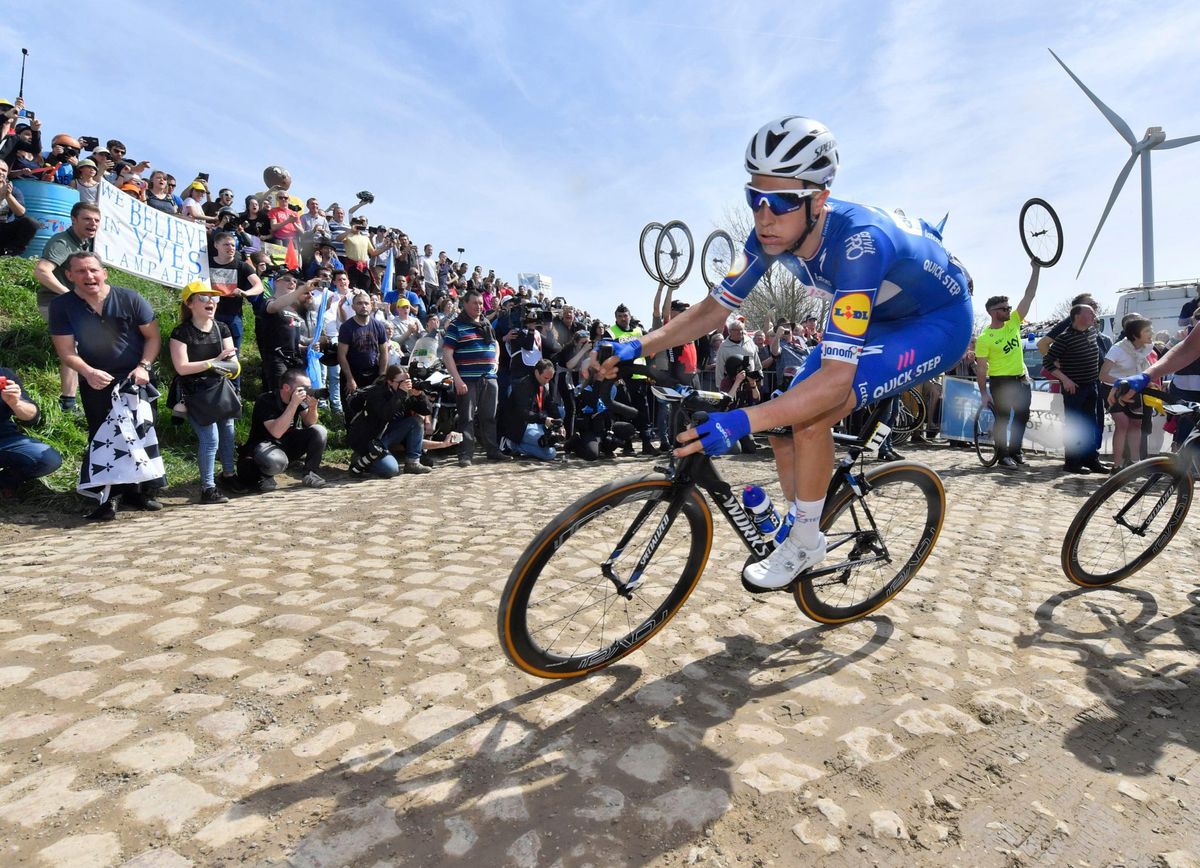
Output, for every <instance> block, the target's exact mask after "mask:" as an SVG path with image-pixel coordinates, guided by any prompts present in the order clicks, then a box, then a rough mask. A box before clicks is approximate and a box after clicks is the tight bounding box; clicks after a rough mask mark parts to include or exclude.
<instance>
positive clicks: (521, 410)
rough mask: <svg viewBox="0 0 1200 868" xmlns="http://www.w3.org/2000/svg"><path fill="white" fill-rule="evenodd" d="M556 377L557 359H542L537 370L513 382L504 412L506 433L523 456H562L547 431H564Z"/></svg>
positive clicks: (534, 369) (510, 442)
mask: <svg viewBox="0 0 1200 868" xmlns="http://www.w3.org/2000/svg"><path fill="white" fill-rule="evenodd" d="M553 379H554V362H552V361H550V359H542V360H541V361H540V362H538V363H537V364H536V365H534V366H533V371H532V373H530V374H529V375H528V376H526V377H522V378H521V379H519V380H517V381H516V382H515V383H513V387H512V392H510V393H509V396H508V408H507V411H506V412H505V414H504V435H505V438H506V439H507V441H508V444H509V448H510V449H511V450H512V451H514V452H517V453H519V454H521V455H529V456H531V457H533V458H537V459H539V460H541V461H554V460H555V459H556V458H557V457H558V453H557V452H555V449H554V447H553V446H551V445H549V444H548V443H546V437H547V434H549V433H551V432H553V431H559V432H561V431H562V421H561V420H560V419H559V418H558V413H557V410H556V408H555V406H554V402H553V400H552V399H551V395H550V381H551V380H553Z"/></svg>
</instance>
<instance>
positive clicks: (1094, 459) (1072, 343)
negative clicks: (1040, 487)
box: [1043, 304, 1109, 473]
mask: <svg viewBox="0 0 1200 868" xmlns="http://www.w3.org/2000/svg"><path fill="white" fill-rule="evenodd" d="M1095 324H1096V311H1095V309H1094V308H1092V307H1091V306H1090V305H1087V304H1077V305H1075V306H1074V307H1072V308H1071V321H1070V325H1068V326H1067V328H1066V329H1064V330H1063V331H1062V332H1061V333H1060V334H1059V336H1058V337H1057V338H1055V339H1054V343H1053V344H1051V346H1050V351H1049V352H1048V353H1046V358H1045V360H1044V362H1043V364H1044V365H1045V367H1046V368H1047V369H1048V370H1049V371H1050V375H1051V376H1052V377H1054V378H1055V379H1056V380H1058V381H1059V382H1060V383H1062V392H1063V396H1062V397H1063V409H1064V410H1065V413H1066V426H1065V429H1064V432H1063V437H1064V440H1065V443H1064V445H1065V447H1066V462H1065V463H1064V464H1063V469H1064V470H1066V471H1067V472H1068V473H1090V472H1093V471H1094V472H1096V473H1106V472H1108V470H1109V468H1108V467H1107V466H1106V465H1105V464H1104V463H1103V462H1101V461H1100V454H1099V447H1098V446H1097V443H1098V442H1099V437H1098V432H1097V430H1096V429H1097V428H1102V427H1103V425H1104V417H1103V412H1104V411H1103V408H1102V407H1101V404H1100V389H1099V381H1100V358H1101V356H1100V348H1099V346H1098V345H1097V343H1096V337H1095V333H1094V331H1095V329H1094V327H1095Z"/></svg>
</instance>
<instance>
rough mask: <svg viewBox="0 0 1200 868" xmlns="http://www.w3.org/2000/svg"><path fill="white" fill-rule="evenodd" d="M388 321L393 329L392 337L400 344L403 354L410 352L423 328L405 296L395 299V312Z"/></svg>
mask: <svg viewBox="0 0 1200 868" xmlns="http://www.w3.org/2000/svg"><path fill="white" fill-rule="evenodd" d="M388 322H390V323H391V325H392V327H393V328H394V329H395V332H394V337H395V339H396V342H397V343H398V344H400V348H401V350H402V351H403V352H404V354H405V355H407V354H408V353H411V352H412V349H413V346H414V345H415V344H416V343H417V341H418V340H420V338H421V335H422V334H423V333H424V329H423V328H422V327H421V321H420V320H419V319H417V316H416V314H414V313H413V310H412V304H410V303H409V300H408V299H407V298H403V297H402V298H400V299H398V300H397V301H396V313H395V315H394V316H392V317H391V318H390V319H389V320H388Z"/></svg>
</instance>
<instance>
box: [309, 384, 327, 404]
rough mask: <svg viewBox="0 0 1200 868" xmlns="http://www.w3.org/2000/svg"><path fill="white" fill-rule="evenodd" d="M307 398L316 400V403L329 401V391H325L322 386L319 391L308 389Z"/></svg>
mask: <svg viewBox="0 0 1200 868" xmlns="http://www.w3.org/2000/svg"><path fill="white" fill-rule="evenodd" d="M308 397H310V398H316V399H317V400H318V401H328V400H329V389H327V388H326V387H324V386H322V387H321V388H319V389H309V390H308Z"/></svg>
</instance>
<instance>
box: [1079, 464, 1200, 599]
mask: <svg viewBox="0 0 1200 868" xmlns="http://www.w3.org/2000/svg"><path fill="white" fill-rule="evenodd" d="M1191 505H1192V480H1191V478H1190V477H1189V476H1188V474H1187V473H1185V472H1184V471H1183V469H1182V468H1181V467H1180V466H1179V462H1178V459H1177V458H1176V457H1175V456H1171V455H1160V456H1157V457H1155V458H1147V459H1146V460H1145V461H1139V462H1138V463H1137V464H1134V465H1132V466H1130V467H1126V468H1125V469H1124V470H1122V471H1120V472H1119V473H1117V474H1116V475H1114V476H1112V477H1110V478H1109V479H1108V480H1107V481H1106V482H1105V483H1104V484H1103V485H1101V486H1100V488H1099V489H1097V490H1096V492H1095V493H1094V494H1092V496H1091V497H1089V498H1088V499H1087V502H1086V503H1084V505H1083V506H1082V507H1080V509H1079V512H1078V513H1077V514H1076V515H1075V520H1074V521H1072V522H1071V526H1070V527H1069V528H1068V529H1067V535H1066V536H1065V537H1064V538H1063V545H1062V568H1063V572H1064V573H1065V574H1066V576H1067V578H1068V579H1070V580H1071V581H1072V582H1074V583H1075V584H1077V585H1081V586H1082V587H1085V588H1097V587H1102V586H1104V585H1111V584H1112V583H1113V582H1119V581H1120V580H1121V579H1124V578H1127V577H1129V576H1131V575H1133V574H1134V573H1136V572H1137V571H1138V570H1140V569H1141V568H1142V567H1144V566H1146V564H1148V563H1150V561H1152V560H1154V558H1156V557H1157V556H1158V553H1159V552H1161V551H1162V550H1163V548H1165V547H1166V545H1167V543H1169V542H1170V541H1171V538H1172V537H1174V536H1175V534H1176V533H1177V532H1178V531H1179V528H1180V527H1181V526H1182V525H1183V519H1184V517H1185V516H1187V514H1188V510H1189V509H1190V508H1191Z"/></svg>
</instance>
